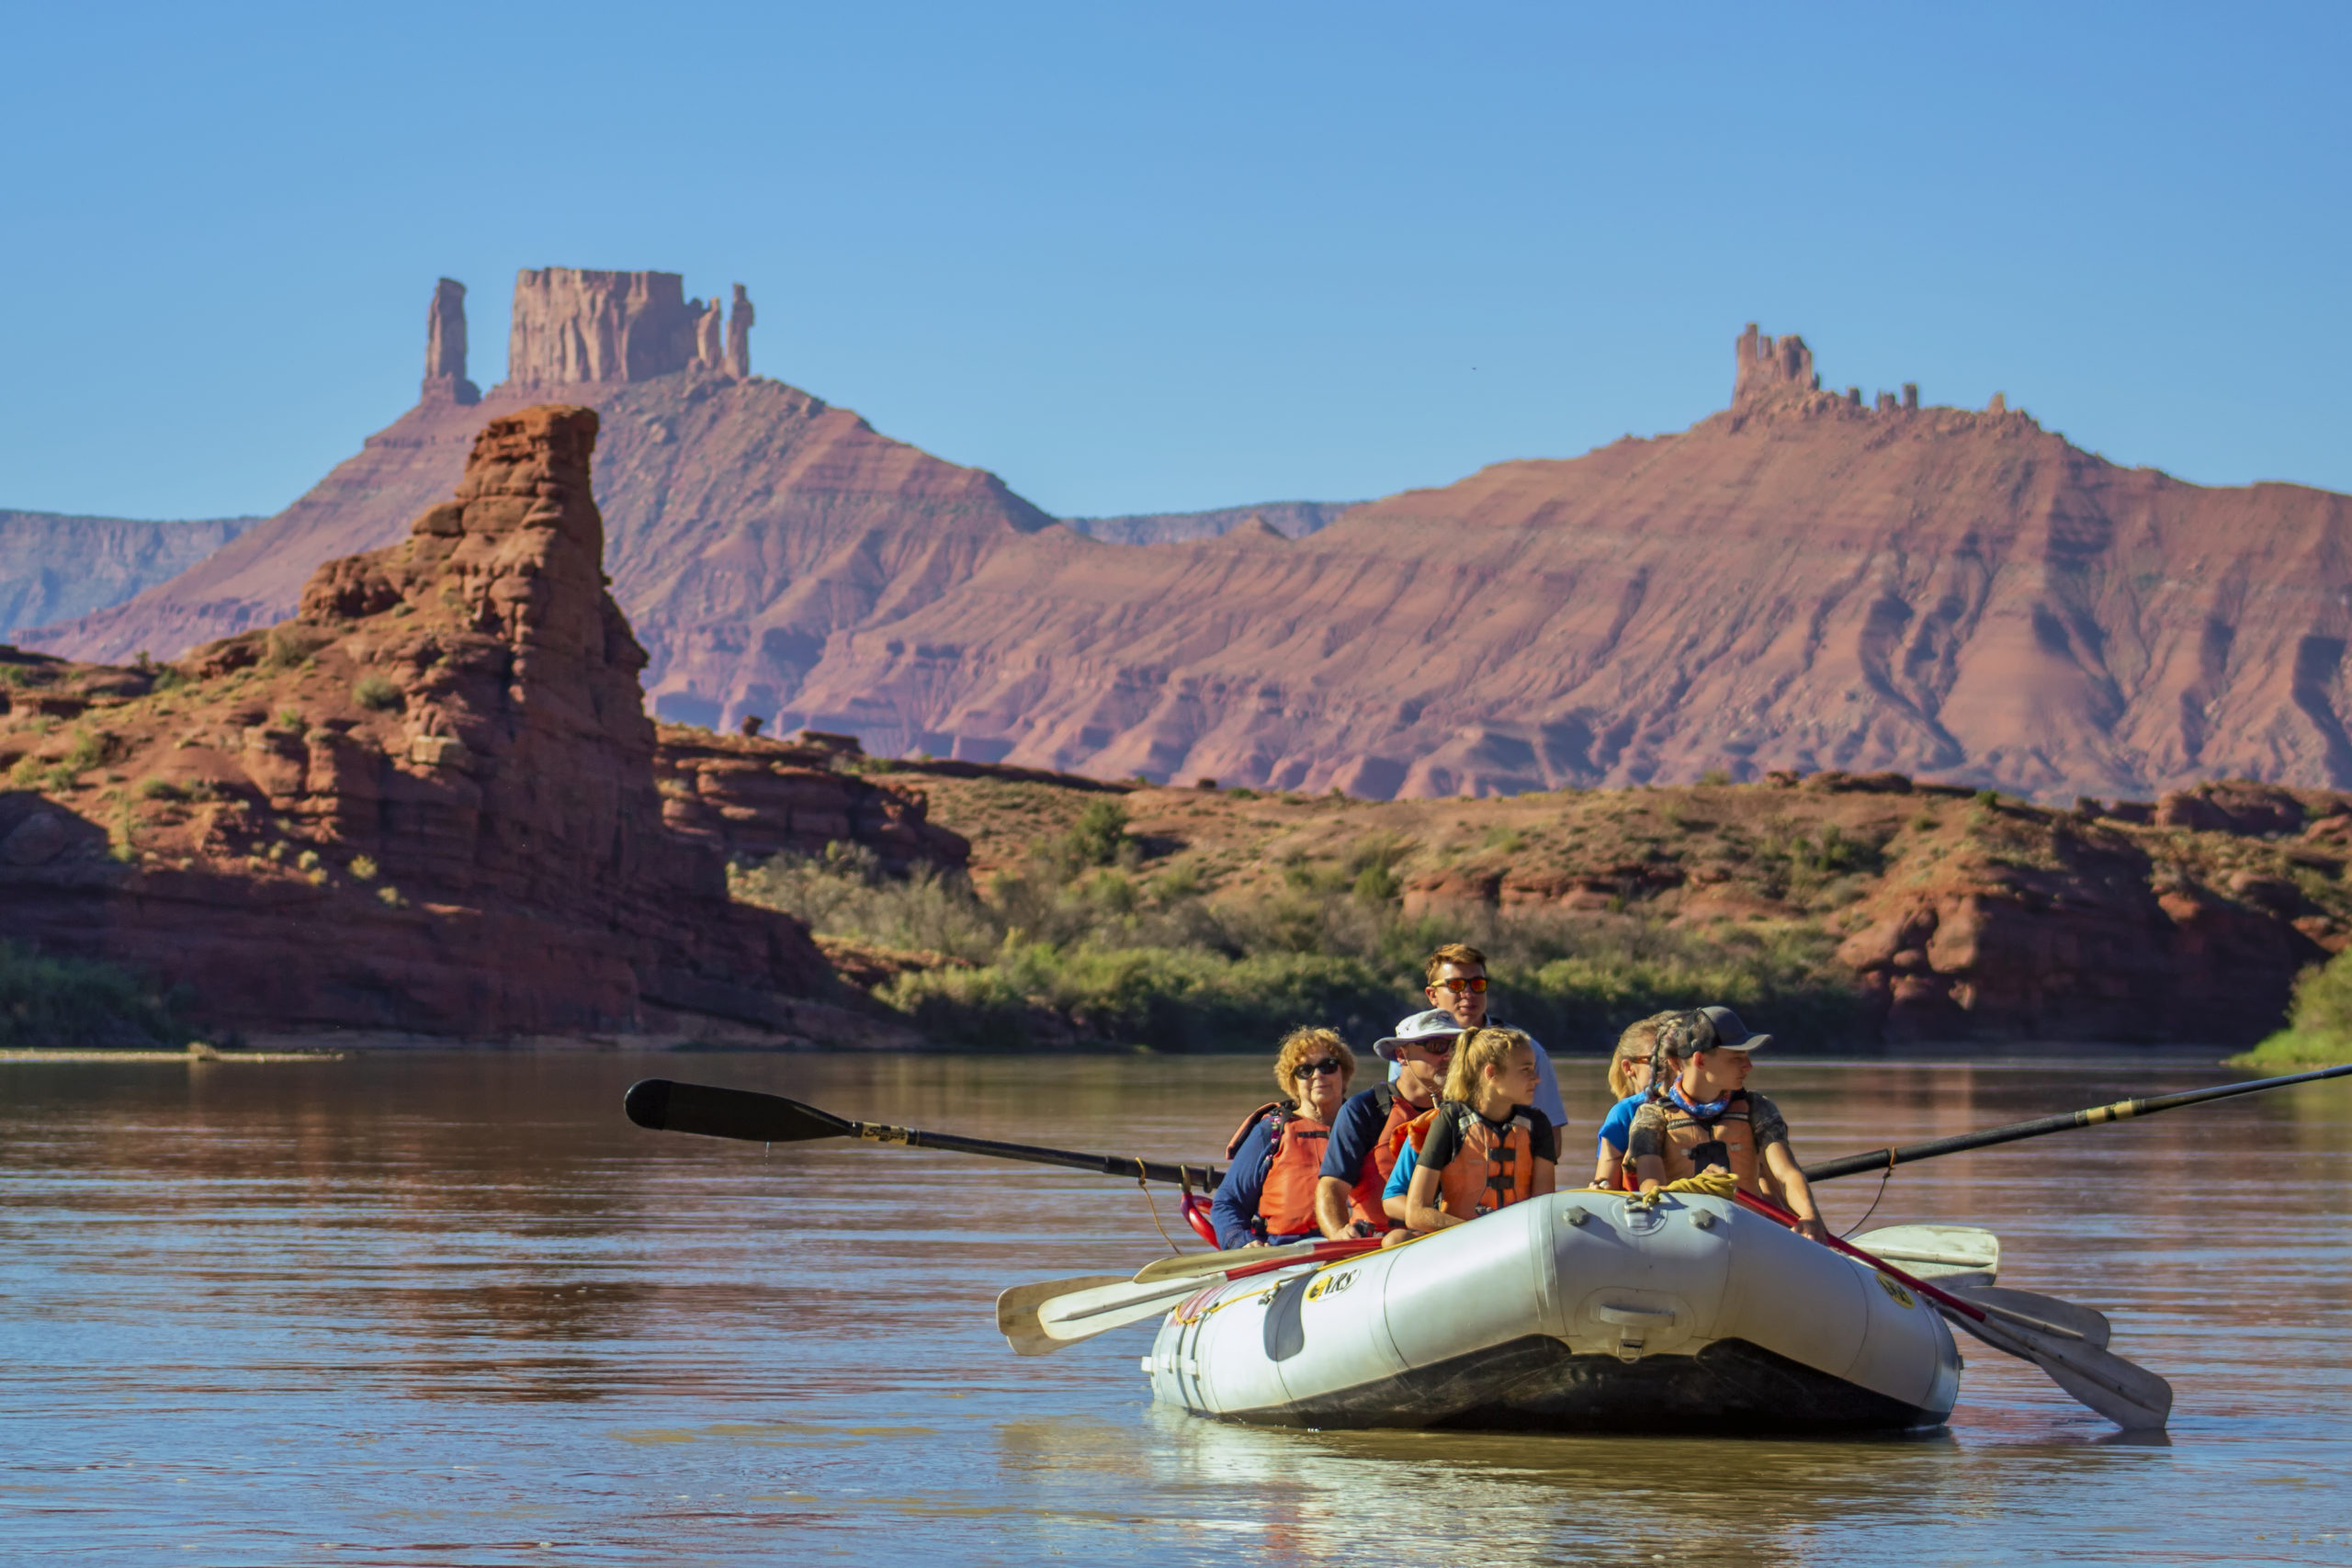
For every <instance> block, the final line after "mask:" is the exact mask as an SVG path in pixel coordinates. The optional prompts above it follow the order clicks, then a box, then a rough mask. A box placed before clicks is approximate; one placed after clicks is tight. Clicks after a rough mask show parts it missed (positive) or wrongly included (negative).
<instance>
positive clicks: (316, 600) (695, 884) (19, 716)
mask: <svg viewBox="0 0 2352 1568" xmlns="http://www.w3.org/2000/svg"><path fill="white" fill-rule="evenodd" d="M597 423H598V421H597V416H596V414H595V413H594V412H593V411H590V410H586V409H582V408H575V407H562V406H554V407H537V408H530V409H526V410H523V411H521V412H516V413H514V414H508V415H503V416H499V417H494V418H492V420H491V421H490V423H488V424H486V425H485V426H483V428H482V429H481V434H479V436H478V437H477V438H476V440H475V442H474V444H473V446H472V450H471V454H470V457H469V461H468V463H467V466H466V469H465V473H464V477H463V479H462V481H461V482H460V483H459V484H458V487H457V492H456V496H455V498H454V499H453V500H449V501H445V502H441V503H440V504H437V505H435V506H432V507H429V508H427V509H426V510H425V511H424V513H422V514H421V515H420V516H419V517H418V518H417V519H416V520H415V522H414V524H413V526H412V529H411V531H410V535H409V536H408V538H407V539H406V540H404V541H403V542H402V543H401V544H399V545H397V546H394V547H390V548H387V549H383V550H379V551H375V552H372V553H369V554H365V555H361V556H356V557H351V558H345V559H341V560H337V561H334V562H332V563H330V564H329V565H327V566H326V567H324V568H323V569H322V570H320V571H319V572H318V573H317V574H316V575H315V576H314V577H313V578H312V579H311V581H310V582H309V584H308V585H307V586H306V587H305V589H304V590H303V593H302V598H301V605H300V614H299V615H297V616H296V617H295V618H294V619H293V620H291V621H288V622H285V623H282V624H280V625H277V626H272V627H269V628H267V629H266V630H255V631H251V632H246V633H243V634H241V635H239V636H237V637H231V638H227V639H224V640H221V641H217V642H214V643H211V644H209V645H207V646H206V647H204V648H202V649H198V650H197V651H196V652H195V653H194V654H193V655H191V656H190V657H189V658H188V659H187V660H186V661H185V662H184V663H183V664H181V665H180V666H178V667H176V668H174V669H171V670H168V671H162V672H160V673H156V672H152V671H149V672H141V671H114V672H112V673H111V674H110V675H107V676H105V678H104V679H99V678H98V675H97V674H94V673H92V672H89V671H78V672H77V671H62V672H61V671H58V670H57V669H55V668H54V667H48V668H35V669H33V671H32V672H31V673H19V674H18V675H17V677H16V679H15V681H14V682H12V683H13V684H15V685H16V686H17V689H18V691H19V693H20V696H19V698H18V699H17V701H16V702H15V703H14V704H13V706H12V708H11V710H10V712H9V713H8V715H7V716H6V719H5V720H0V744H5V746H6V750H8V751H9V752H11V753H13V754H14V755H13V756H12V757H11V758H10V759H9V761H10V762H11V766H12V772H11V774H10V778H11V782H12V783H13V784H16V785H17V793H14V794H11V795H7V796H6V797H5V799H0V882H5V883H6V885H7V886H9V890H10V897H8V898H7V899H6V900H0V931H6V934H8V935H10V936H13V937H17V938H21V939H24V940H28V941H32V942H36V943H38V944H40V945H43V946H47V947H53V948H59V949H63V950H66V951H76V952H84V953H92V954H95V955H98V956H105V957H108V958H114V959H119V960H122V961H126V962H129V963H132V964H137V965H139V966H141V967H142V968H145V969H148V970H151V971H156V972H160V973H161V975H162V976H163V977H164V979H165V980H166V981H167V982H172V983H177V984H184V985H187V986H188V987H191V988H193V989H194V991H195V992H196V993H197V996H198V1000H199V1005H200V1006H202V1007H203V1008H205V1009H207V1010H209V1011H211V1012H213V1013H214V1014H215V1015H217V1016H221V1017H225V1018H229V1019H232V1020H233V1021H237V1022H239V1023H241V1024H243V1025H244V1026H246V1027H254V1026H257V1025H284V1026H319V1025H338V1026H345V1027H375V1028H387V1029H399V1030H408V1031H419V1032H431V1033H446V1034H464V1035H475V1036H482V1035H500V1034H514V1033H546V1032H571V1031H599V1032H603V1031H631V1030H642V1029H646V1028H650V1027H659V1026H662V1024H663V1021H669V1023H670V1024H671V1025H672V1026H674V1025H675V1022H676V1020H678V1019H679V1018H681V1017H685V1016H701V1017H705V1018H708V1017H719V1018H726V1019H731V1020H735V1021H741V1022H747V1023H752V1024H755V1025H759V1026H762V1027H763V1028H765V1029H767V1030H769V1031H771V1032H780V1033H785V1034H787V1035H788V1034H793V1033H799V1034H802V1035H804V1036H806V1035H808V1034H809V1033H811V1032H825V1033H827V1034H828V1035H829V1036H830V1037H835V1038H838V1037H841V1036H842V1035H848V1036H853V1037H854V1036H855V1035H856V1034H858V1033H859V1032H860V1030H861V1029H867V1026H865V1025H861V1024H859V1023H858V1022H857V1021H856V1020H854V1019H853V1018H850V1017H849V1015H845V1014H844V1015H839V1016H836V1015H835V1014H834V1013H833V1012H832V1011H831V1010H829V1009H827V1008H825V1007H823V1006H821V1005H816V1004H812V1003H811V1002H810V1001H809V998H821V997H823V996H825V995H826V994H828V993H829V992H830V989H831V976H830V970H829V968H828V966H827V965H826V964H825V963H824V961H823V959H822V958H821V956H820V954H819V953H818V952H817V950H816V949H815V947H814V946H813V944H812V943H811V942H809V938H808V933H807V932H806V931H805V930H804V929H802V928H801V927H799V926H798V925H797V924H796V923H795V922H793V921H791V920H789V919H784V918H782V917H779V916H775V915H772V914H769V913H766V912H764V911H760V910H754V909H750V908H744V907H742V906H739V905H736V904H733V903H731V902H730V901H729V897H728V893H727V886H726V877H725V870H724V863H723V859H722V856H721V853H720V852H719V849H718V847H717V846H714V845H712V844H709V843H707V842H702V841H697V840H695V839H692V838H689V837H687V836H685V835H682V834H680V833H678V832H675V831H673V830H672V829H670V828H668V827H667V826H665V824H664V821H663V799H662V794H661V792H660V789H659V786H658V782H657V778H656V771H655V760H654V759H655V734H654V727H653V724H652V721H651V720H650V718H649V717H648V716H646V714H645V712H644V705H643V696H642V692H641V689H640V688H639V683H638V672H639V671H640V670H641V669H642V668H643V666H644V662H645V655H644V652H643V650H642V649H640V648H639V645H638V643H637V641H636V639H635V638H634V637H632V636H631V635H630V632H629V628H628V623H627V620H626V619H625V617H624V616H623V615H622V613H621V611H620V608H619V606H618V605H617V604H615V603H614V601H613V599H612V597H611V595H610V594H608V593H607V592H605V588H604V584H603V579H602V566H601V558H602V554H603V546H604V538H603V525H602V521H601V519H600V517H599V515H598V513H597V508H596V505H595V502H594V497H593V495H592V492H591V488H590V482H589V472H590V459H591V455H592V452H593V449H594V442H595V437H596V430H597ZM99 673H101V674H102V673H103V672H99ZM107 682H111V684H108V683H107ZM61 703H62V704H63V706H60V705H59V704H61ZM848 782H849V784H853V785H856V786H857V787H859V788H862V789H864V790H865V791H866V792H867V793H871V786H865V785H862V784H859V782H858V781H848ZM867 1032H870V1029H867Z"/></svg>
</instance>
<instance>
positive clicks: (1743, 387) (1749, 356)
mask: <svg viewBox="0 0 2352 1568" xmlns="http://www.w3.org/2000/svg"><path fill="white" fill-rule="evenodd" d="M1738 364H1739V368H1738V372H1737V374H1736V377H1735V378H1734V379H1733V381H1732V389H1731V401H1732V407H1734V408H1735V409H1736V408H1737V407H1739V406H1740V405H1741V404H1742V403H1747V402H1754V401H1756V400H1759V399H1764V398H1770V397H1773V396H1775V395H1777V394H1780V393H1782V392H1810V391H1813V390H1815V389H1817V388H1818V387H1819V386H1820V384H1821V378H1819V377H1818V376H1815V374H1814V373H1813V350H1811V349H1809V348H1807V347H1806V346H1805V345H1804V339H1803V338H1801V337H1799V336H1797V335H1796V334H1795V333H1790V334H1789V335H1788V336H1786V337H1784V338H1782V339H1781V340H1780V341H1779V342H1778V343H1775V342H1773V340H1772V339H1770V338H1769V337H1763V336H1760V335H1758V333H1757V331H1756V323H1755V322H1754V321H1750V322H1748V323H1747V331H1746V332H1744V333H1740V334H1739V349H1738Z"/></svg>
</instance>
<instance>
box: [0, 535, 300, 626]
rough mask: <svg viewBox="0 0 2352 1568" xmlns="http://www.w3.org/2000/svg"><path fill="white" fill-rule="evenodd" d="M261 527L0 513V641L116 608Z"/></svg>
mask: <svg viewBox="0 0 2352 1568" xmlns="http://www.w3.org/2000/svg"><path fill="white" fill-rule="evenodd" d="M260 521H261V519H260V518H258V517H212V518H204V519H199V520H196V521H191V522H184V523H183V522H171V523H149V522H143V521H141V520H138V519H135V518H129V517H71V516H65V515H62V514H61V513H54V512H0V636H14V635H15V633H14V632H13V631H10V630H8V629H7V628H12V627H24V626H40V625H42V624H44V623H47V622H51V621H57V620H62V619H63V618H64V617H65V616H68V615H85V614H87V613H89V612H90V611H92V610H96V609H99V608H102V607H103V606H105V605H108V604H119V603H120V602H121V601H123V600H125V599H128V598H130V596H131V595H132V594H134V593H137V592H141V591H142V590H144V589H147V588H151V587H153V586H154V585H155V584H157V583H161V582H167V581H170V580H171V579H173V578H175V577H176V576H178V575H179V574H180V573H181V572H183V571H186V570H188V568H190V567H192V566H195V565H196V564H197V563H198V562H199V561H201V560H203V559H204V558H207V557H208V556H210V555H211V554H212V553H213V552H214V551H216V550H218V549H220V548H221V547H223V546H225V545H227V544H228V543H229V542H230V541H231V540H232V539H234V538H235V537H236V536H238V535H240V534H242V533H243V532H244V531H245V530H246V529H248V528H250V527H252V526H254V525H255V524H257V523H259V522H260Z"/></svg>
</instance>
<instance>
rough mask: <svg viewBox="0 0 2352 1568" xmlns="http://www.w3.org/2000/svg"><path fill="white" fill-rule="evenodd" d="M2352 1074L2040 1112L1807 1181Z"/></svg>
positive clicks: (1815, 1170)
mask: <svg viewBox="0 0 2352 1568" xmlns="http://www.w3.org/2000/svg"><path fill="white" fill-rule="evenodd" d="M2347 1073H2352V1062H2347V1063H2346V1064H2344V1065H2343V1066H2335V1067H2322V1068H2320V1069H2319V1070H2318V1071H2316V1072H2309V1073H2290V1074H2288V1075H2287V1076H2286V1077H2276V1078H2256V1079H2255V1080H2254V1081H2253V1082H2251V1083H2232V1084H2222V1085H2219V1086H2217V1087H2215V1088H2212V1089H2188V1090H2185V1091H2183V1092H2182V1093H2179V1094H2159V1095H2154V1096H2152V1097H2151V1098H2149V1099H2146V1100H2117V1101H2115V1102H2114V1103H2113V1104H2112V1105H2094V1106H2091V1107H2090V1108H2088V1109H2087V1110H2084V1111H2064V1112H2062V1113H2060V1114H2058V1115H2056V1116H2037V1117H2035V1118H2034V1119H2033V1120H2032V1121H2030V1122H2011V1123H2010V1124H2009V1125H2007V1126H2006V1127H1988V1128H1986V1129H1985V1131H1983V1132H1981V1133H1961V1134H1955V1135H1954V1136H1951V1137H1949V1138H1931V1139H1929V1140H1928V1142H1926V1143H1923V1144H1909V1145H1905V1146H1903V1147H1901V1148H1894V1149H1872V1150H1871V1152H1870V1153H1869V1154H1866V1155H1847V1156H1844V1157H1842V1158H1839V1159H1830V1160H1823V1161H1821V1162H1820V1163H1819V1164H1817V1165H1809V1166H1806V1167H1805V1168H1804V1178H1805V1179H1806V1180H1807V1181H1834V1180H1836V1179H1838V1177H1841V1176H1858V1175H1860V1174H1862V1173H1863V1172H1865V1171H1872V1170H1884V1169H1886V1168H1888V1167H1889V1166H1896V1165H1913V1164H1916V1163H1917V1162H1918V1161H1920V1160H1923V1159H1934V1158H1935V1157H1937V1156H1939V1155H1956V1154H1962V1153H1964V1152H1966V1151H1967V1150H1970V1149H1989V1148H1991V1147H1993V1146H1994V1145H1998V1144H2014V1143H2016V1142H2017V1141H2018V1140H2019V1139H2020V1138H2040V1137H2044V1136H2047V1135H2048V1134H2052V1133H2067V1132H2072V1131H2073V1130H2074V1129H2075V1128H2077V1127H2096V1126H2098V1125H2100V1124H2101V1123H2103V1122H2126V1121H2130V1120H2131V1119H2132V1118H2134V1117H2139V1116H2153V1115H2154V1114H2155V1113H2156V1112H2157V1111H2177V1110H2178V1109H2179V1108H2180V1107H2182V1106H2184V1105H2202V1104H2204V1103H2205V1102H2206V1101H2207V1100H2227V1099H2229V1098H2231V1097H2232V1096H2233V1095H2240V1094H2259V1093H2261V1092H2262V1091H2263V1090H2265V1089H2285V1088H2287V1087H2289V1086H2290V1085H2291V1084H2299V1083H2316V1082H2317V1081H2318V1080H2320V1079H2321V1078H2335V1077H2344V1076H2345V1075H2346V1074H2347Z"/></svg>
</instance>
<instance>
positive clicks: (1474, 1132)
mask: <svg viewBox="0 0 2352 1568" xmlns="http://www.w3.org/2000/svg"><path fill="white" fill-rule="evenodd" d="M1531 1114H1532V1112H1531V1111H1526V1110H1521V1111H1520V1112H1519V1113H1518V1114H1517V1115H1515V1116H1513V1117H1512V1118H1511V1119H1510V1125H1508V1126H1506V1127H1505V1128H1504V1129H1503V1130H1502V1131H1501V1132H1500V1133H1498V1132H1496V1131H1495V1129H1494V1128H1493V1127H1492V1126H1490V1125H1488V1124H1487V1119H1486V1118H1485V1117H1483V1116H1481V1115H1479V1114H1478V1113H1477V1112H1476V1111H1473V1110H1472V1109H1471V1108H1470V1107H1469V1106H1467V1105H1464V1104H1463V1103H1461V1102H1460V1101H1458V1100H1448V1101H1446V1102H1445V1103H1444V1104H1442V1105H1441V1106H1439V1107H1438V1108H1437V1110H1436V1111H1432V1112H1430V1115H1431V1116H1432V1117H1434V1116H1439V1115H1443V1116H1448V1117H1451V1118H1452V1119H1453V1129H1454V1136H1455V1138H1456V1139H1457V1140H1458V1143H1459V1148H1458V1149H1457V1151H1456V1153H1455V1154H1454V1156H1453V1158H1452V1159H1451V1160H1448V1161H1447V1162H1446V1166H1445V1168H1444V1169H1443V1170H1442V1171H1440V1172H1438V1186H1439V1189H1440V1190H1442V1192H1443V1193H1444V1195H1445V1212H1446V1213H1449V1214H1452V1215H1453V1217H1454V1218H1455V1219H1458V1220H1475V1219H1476V1218H1477V1217H1478V1216H1479V1215H1481V1214H1491V1213H1494V1212H1495V1211H1496V1210H1498V1209H1507V1208H1509V1207H1510V1205H1512V1204H1513V1203H1523V1202H1525V1201H1527V1200H1528V1199H1530V1198H1532V1197H1534V1196H1535V1141H1534V1140H1535V1132H1534V1126H1533V1124H1532V1122H1529V1121H1528V1117H1529V1116H1530V1115H1531ZM1424 1136H1426V1134H1424ZM1413 1146H1414V1147H1415V1148H1417V1149H1418V1148H1419V1147H1421V1146H1422V1145H1421V1143H1420V1142H1419V1141H1418V1140H1417V1141H1416V1142H1415V1144H1414V1145H1413Z"/></svg>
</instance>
